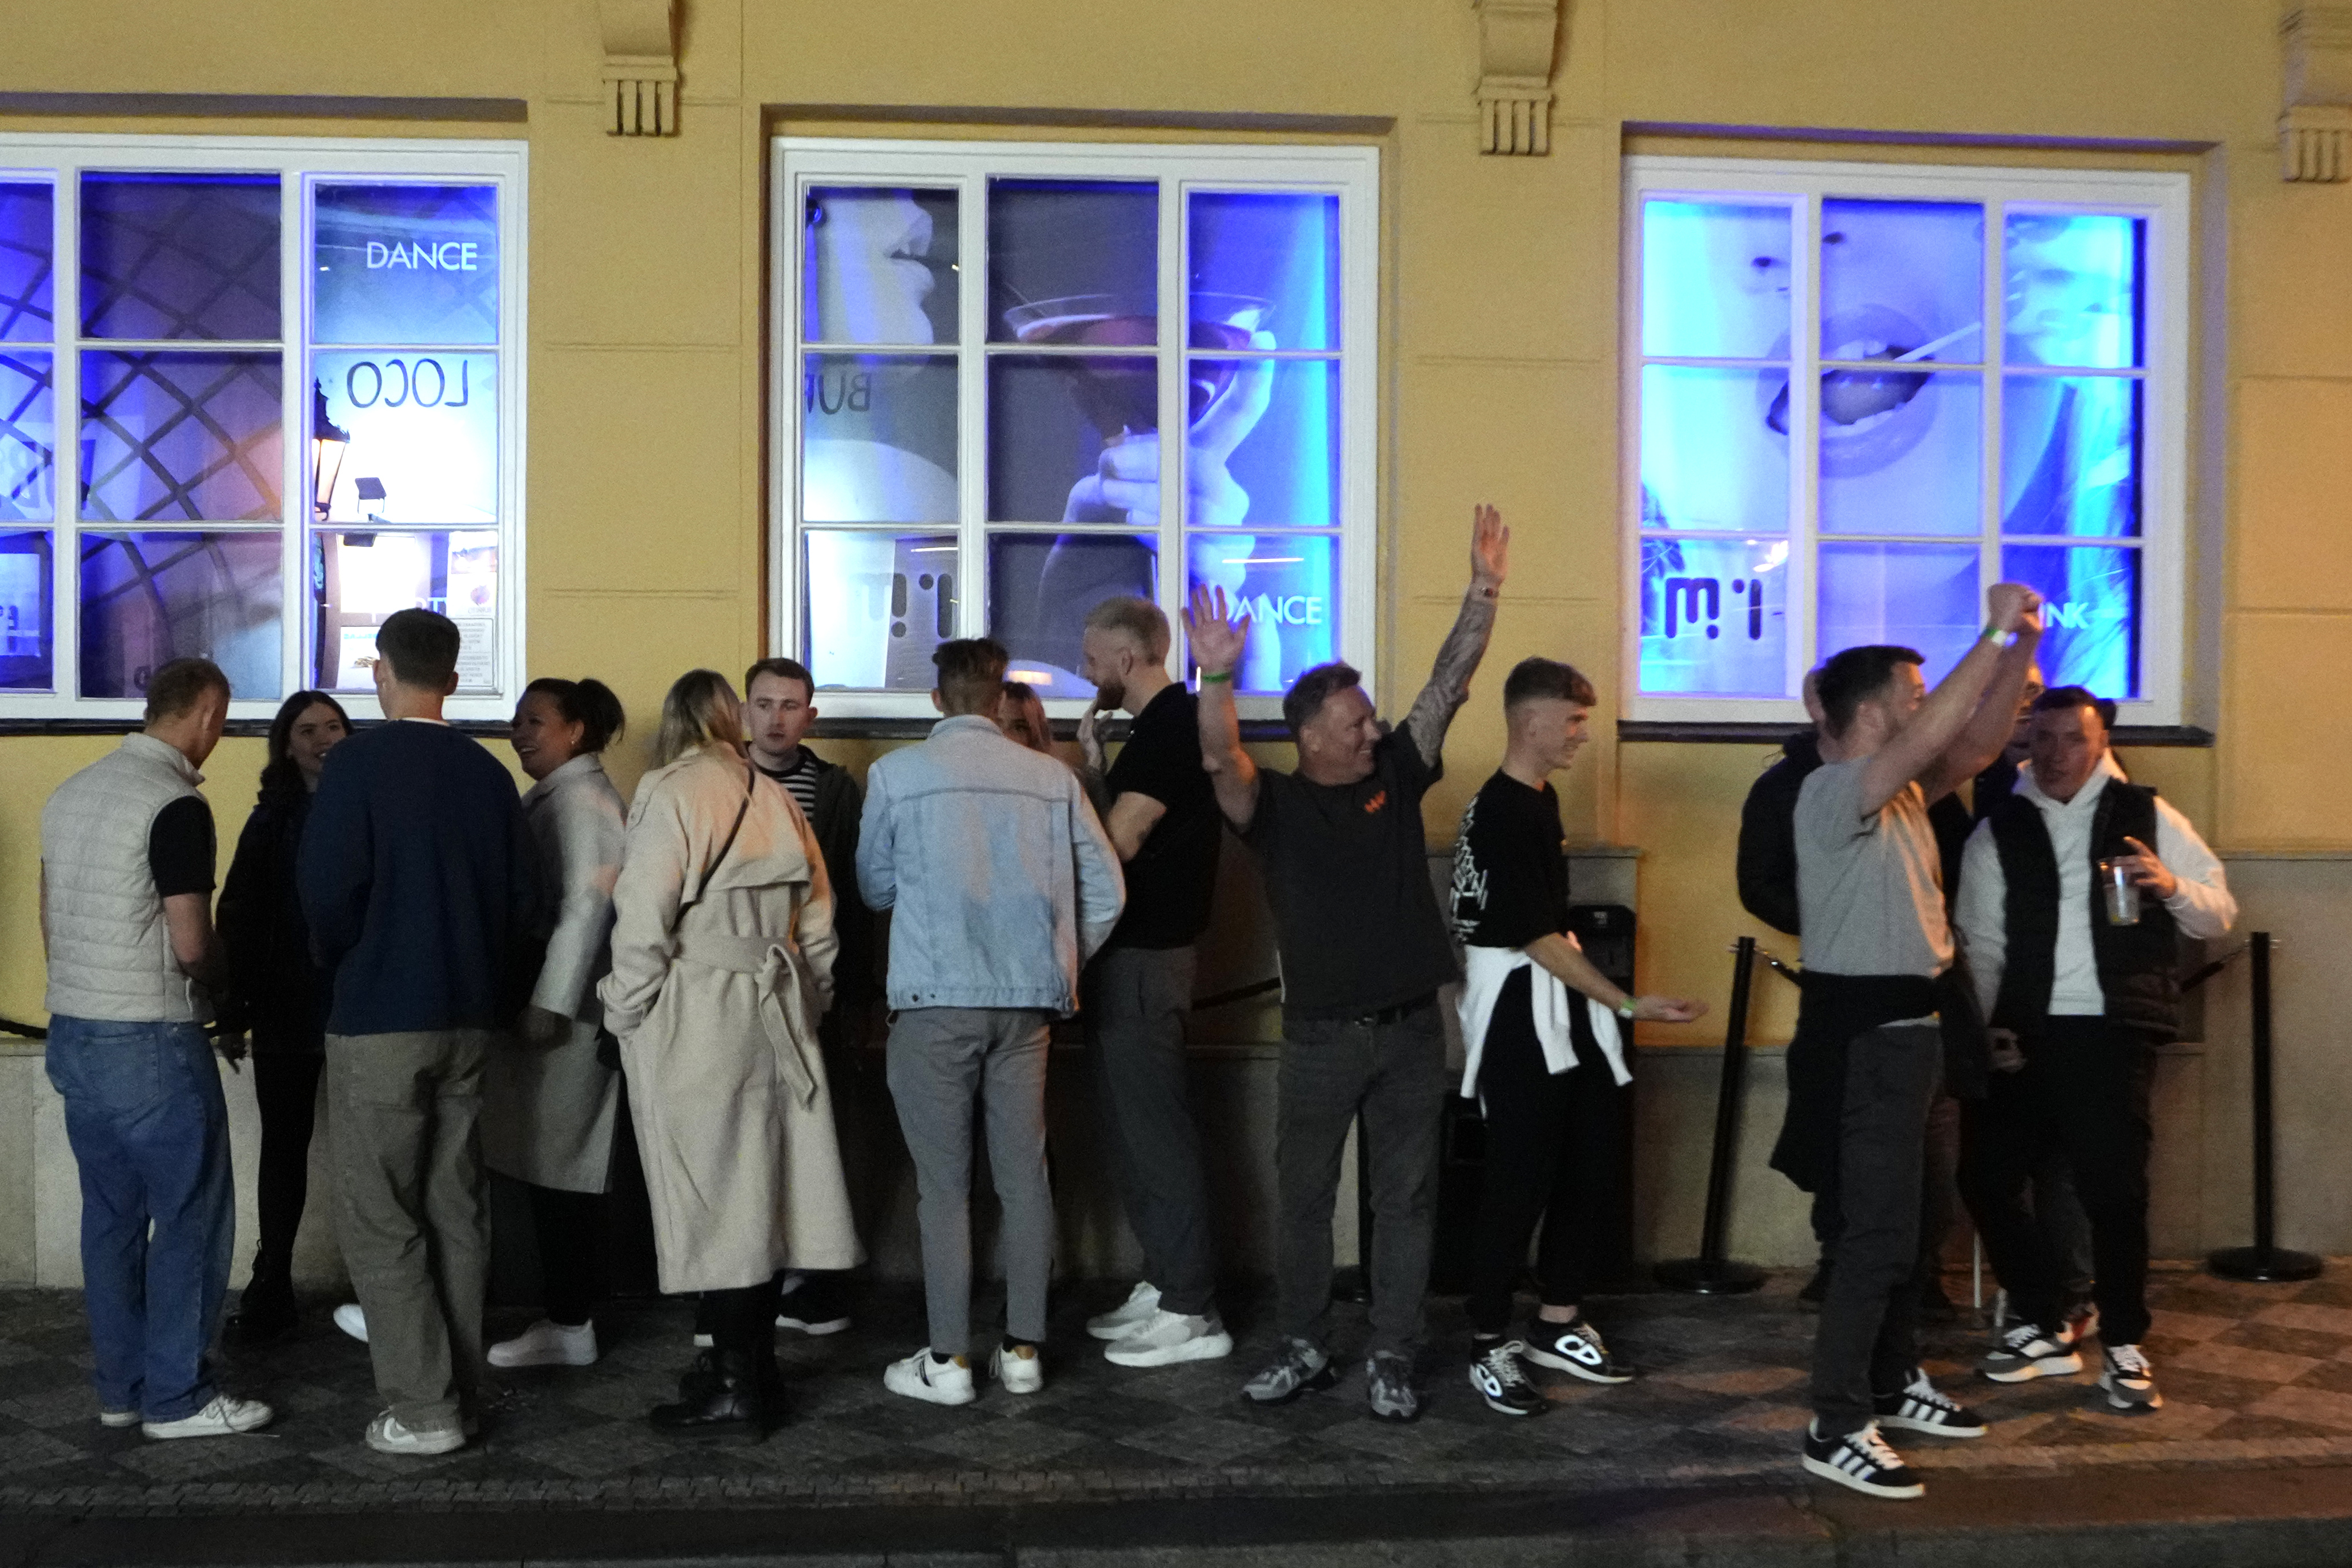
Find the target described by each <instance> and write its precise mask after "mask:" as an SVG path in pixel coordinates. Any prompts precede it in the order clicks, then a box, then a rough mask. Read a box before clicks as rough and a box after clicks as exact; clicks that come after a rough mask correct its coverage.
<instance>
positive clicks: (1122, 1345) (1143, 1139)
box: [1078, 598, 1234, 1366]
mask: <svg viewBox="0 0 2352 1568" xmlns="http://www.w3.org/2000/svg"><path fill="white" fill-rule="evenodd" d="M1168 644H1169V635H1168V617H1167V616H1166V615H1165V614H1163V613H1162V612H1160V608H1159V606H1157V605H1155V604H1153V603H1152V602H1151V601H1149V600H1145V599H1129V598H1118V599H1107V600H1105V601H1102V602H1101V603H1100V604H1097V605H1096V606H1095V608H1094V609H1093V611H1091V612H1089V613H1088V614H1087V623H1086V637H1085V642H1084V643H1083V645H1082V657H1081V660H1080V664H1082V666H1083V668H1084V670H1085V673H1086V676H1087V679H1088V680H1090V681H1092V682H1093V683H1094V685H1095V703H1094V706H1093V708H1091V709H1090V710H1089V711H1088V712H1087V716H1086V718H1085V719H1084V720H1082V721H1081V722H1080V723H1079V726H1078V744H1079V746H1080V747H1082V748H1083V749H1084V750H1085V752H1086V759H1087V767H1088V768H1090V769H1093V770H1095V771H1097V772H1099V771H1100V770H1101V768H1102V759H1103V748H1102V742H1101V740H1100V739H1099V738H1098V737H1097V735H1096V733H1095V721H1096V716H1097V715H1099V714H1100V713H1102V712H1103V711H1105V710H1106V709H1109V708H1125V709H1126V710H1127V711H1128V712H1129V713H1131V714H1133V715H1134V716H1135V726H1134V727H1133V728H1132V729H1131V730H1129V732H1128V737H1127V744H1126V745H1125V746H1123V747H1120V748H1119V754H1118V761H1117V762H1115V763H1113V764H1112V765H1111V767H1110V769H1109V772H1108V776H1107V777H1106V778H1105V779H1104V789H1103V790H1102V792H1101V793H1102V798H1103V799H1104V800H1107V801H1108V808H1107V809H1106V810H1105V811H1104V813H1103V816H1104V822H1103V825H1104V827H1105V828H1106V829H1108V831H1109V833H1110V841H1111V844H1112V846H1113V847H1114V848H1116V849H1117V850H1118V858H1119V860H1120V861H1121V862H1124V863H1125V865H1126V867H1127V912H1126V913H1125V914H1124V915H1121V916H1120V917H1119V922H1118V928H1117V929H1116V930H1114V931H1113V932H1112V933H1111V935H1110V940H1109V942H1108V943H1107V944H1105V946H1104V947H1103V950H1102V951H1101V952H1100V953H1098V954H1097V955H1096V956H1095V960H1094V963H1093V964H1092V965H1091V966H1090V967H1089V968H1088V970H1087V978H1086V986H1085V990H1084V995H1085V997H1086V1020H1087V1033H1088V1036H1089V1038H1090V1039H1091V1040H1092V1041H1093V1044H1094V1047H1095V1050H1096V1051H1097V1053H1098V1057H1099V1060H1100V1061H1101V1063H1102V1071H1103V1100H1104V1103H1105V1105H1106V1106H1107V1107H1108V1110H1109V1112H1110V1122H1111V1148H1112V1153H1113V1160H1114V1165H1113V1168H1114V1169H1115V1171H1116V1172H1117V1173H1118V1186H1119V1197H1120V1198H1121V1199H1122V1200H1123V1201H1124V1203H1125V1204H1126V1207H1127V1218H1128V1223H1129V1225H1130V1226H1132V1227H1133V1228H1134V1230H1135V1239H1136V1240H1137V1241H1138V1242H1139V1244H1140V1245H1141V1246H1142V1249H1143V1280H1142V1282H1141V1283H1139V1284H1138V1285H1137V1286H1136V1287H1135V1290H1134V1291H1133V1293H1132V1294H1130V1295H1129V1297H1128V1299H1127V1301H1125V1302H1124V1303H1122V1304H1121V1305H1120V1306H1118V1308H1116V1309H1114V1310H1113V1311H1110V1312H1105V1313H1103V1314H1101V1315H1100V1316H1098V1317H1096V1318H1093V1319H1090V1320H1088V1322H1087V1333H1090V1334H1092V1335H1094V1336H1095V1337H1096V1338H1097V1339H1101V1340H1108V1341H1110V1342H1111V1343H1109V1345H1108V1347H1107V1348H1106V1349H1105V1350H1104V1352H1103V1354H1104V1356H1105V1358H1106V1359H1107V1360H1108V1361H1110V1362H1112V1363H1113V1364H1117V1365H1119V1366H1166V1365H1169V1364H1172V1363H1175V1362H1180V1361H1213V1360H1215V1359H1217V1358H1218V1357H1220V1356H1226V1355H1231V1354H1233V1350H1234V1341H1233V1336H1232V1335H1231V1334H1228V1333H1226V1332H1225V1325H1224V1322H1223V1319H1222V1318H1221V1317H1220V1316H1219V1315H1218V1312H1217V1303H1216V1287H1217V1259H1216V1249H1215V1248H1214V1247H1213V1245H1212V1244H1211V1241H1210V1238H1209V1188H1208V1182H1207V1180H1206V1178H1205V1177H1204V1176H1203V1175H1202V1165H1201V1133H1200V1129H1199V1127H1198V1126H1196V1125H1195V1124H1194V1123H1193V1121H1192V1106H1191V1104H1190V1103H1189V1100H1188V1097H1187V1093H1186V1078H1187V1073H1186V1070H1185V1057H1184V1015H1185V1014H1186V1013H1187V1012H1189V1011H1190V1010H1191V1009H1192V971H1193V956H1192V944H1193V943H1194V942H1195V941H1197V940H1199V938H1200V936H1201V933H1202V931H1204V930H1206V929H1207V928H1208V924H1209V899H1210V896H1211V895H1212V894H1213V893H1214V892H1215V891H1216V883H1217V841H1218V832H1217V801H1216V796H1215V793H1214V792H1213V790H1212V789H1211V788H1210V785H1209V776H1208V774H1207V773H1206V772H1204V771H1203V770H1202V767H1201V727H1200V719H1199V717H1198V716H1197V715H1196V713H1195V703H1194V700H1193V697H1192V693H1190V692H1188V691H1186V690H1185V689H1184V687H1183V686H1182V685H1181V683H1179V682H1177V681H1174V680H1171V679H1170V677H1169V674H1168V670H1167V664H1168Z"/></svg>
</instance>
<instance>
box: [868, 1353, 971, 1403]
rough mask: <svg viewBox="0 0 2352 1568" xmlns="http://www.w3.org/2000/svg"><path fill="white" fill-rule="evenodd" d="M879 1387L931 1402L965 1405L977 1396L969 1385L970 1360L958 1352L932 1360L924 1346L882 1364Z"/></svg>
mask: <svg viewBox="0 0 2352 1568" xmlns="http://www.w3.org/2000/svg"><path fill="white" fill-rule="evenodd" d="M882 1386H883V1387H885V1388H887V1389H888V1390H889V1391H890V1392H891V1393H893V1394H903V1395H905V1396H907V1397H908V1398H909V1399H920V1400H924V1401H926V1402H928V1403H929V1404H932V1405H969V1404H971V1402H972V1401H973V1400H974V1399H977V1398H979V1397H980V1396H979V1395H978V1394H977V1393H975V1392H974V1391H973V1389H972V1386H971V1362H969V1361H967V1360H965V1359H964V1358H963V1357H962V1356H960V1355H959V1356H952V1357H950V1358H949V1359H948V1360H947V1361H946V1362H945V1363H940V1362H936V1361H933V1360H932V1359H931V1352H930V1347H929V1346H928V1345H926V1346H925V1347H924V1348H922V1349H921V1350H919V1351H917V1352H916V1353H915V1354H912V1355H910V1356H908V1358H907V1359H906V1360H904V1361H894V1362H892V1363H891V1364H889V1365H888V1366H886V1367H884V1368H883V1369H882Z"/></svg>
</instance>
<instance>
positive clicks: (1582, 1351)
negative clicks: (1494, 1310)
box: [1526, 1318, 1633, 1383]
mask: <svg viewBox="0 0 2352 1568" xmlns="http://www.w3.org/2000/svg"><path fill="white" fill-rule="evenodd" d="M1536 1333H1538V1335H1540V1336H1541V1337H1540V1338H1538V1339H1533V1340H1530V1341H1528V1345H1527V1353H1526V1354H1527V1358H1528V1360H1529V1361H1532V1362H1534V1363H1535V1364H1537V1365H1538V1366H1549V1367H1550V1368H1551V1369H1552V1370H1553V1371H1554V1372H1565V1373H1568V1374H1570V1375H1572V1376H1576V1377H1581V1378H1582V1379H1584V1381H1585V1382H1587V1383H1631V1382H1633V1368H1632V1367H1630V1366H1628V1365H1626V1364H1624V1363H1623V1362H1622V1361H1620V1360H1618V1359H1617V1358H1616V1357H1615V1356H1613V1355H1612V1354H1609V1347H1608V1346H1607V1345H1605V1344H1603V1343H1601V1333H1600V1331H1599V1330H1597V1329H1595V1328H1594V1327H1593V1326H1592V1325H1591V1323H1589V1322H1585V1321H1584V1320H1583V1319H1582V1318H1579V1319H1577V1320H1576V1321H1575V1322H1572V1323H1546V1322H1538V1324H1536Z"/></svg>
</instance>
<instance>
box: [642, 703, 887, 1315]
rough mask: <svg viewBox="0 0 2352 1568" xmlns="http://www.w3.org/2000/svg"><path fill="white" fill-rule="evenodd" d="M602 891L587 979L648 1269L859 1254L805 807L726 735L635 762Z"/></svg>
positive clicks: (691, 1270) (828, 935)
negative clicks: (617, 874) (593, 988)
mask: <svg viewBox="0 0 2352 1568" xmlns="http://www.w3.org/2000/svg"><path fill="white" fill-rule="evenodd" d="M747 789H748V792H749V795H750V804H749V806H748V807H745V804H744V802H745V796H746V792H747ZM738 810H741V811H742V826H741V827H740V829H738V830H736V832H735V837H734V841H733V842H732V843H731V844H730V843H729V842H728V830H729V828H730V826H731V825H732V824H733V823H734V822H735V821H736V814H737V812H738ZM689 905H690V907H688V906H689ZM682 908H683V909H684V913H683V914H682V915H681V913H680V911H681V909H682ZM614 915H615V919H614V927H613V969H612V973H610V974H609V975H607V976H605V977H604V981H603V983H602V984H601V985H599V986H598V987H597V992H598V994H599V995H600V996H601V997H602V998H604V1021H605V1025H606V1027H608V1028H609V1029H611V1030H612V1031H613V1033H614V1035H616V1036H617V1037H619V1039H620V1042H621V1060H622V1062H623V1064H624V1066H625V1069H626V1071H627V1073H628V1080H629V1110H630V1112H631V1114H632V1117H633V1119H634V1120H635V1124H636V1129H637V1152H638V1155H640V1156H641V1158H642V1159H643V1161H644V1164H645V1172H646V1195H647V1197H649V1198H650V1199H651V1200H652V1207H653V1221H654V1250H655V1253H656V1258H657V1259H658V1260H659V1263H660V1272H661V1288H662V1289H663V1290H664V1291H669V1292H671V1293H673V1294H675V1293H677V1292H681V1291H725V1290H738V1289H740V1288H742V1287H744V1286H747V1285H756V1284H760V1283H761V1282H763V1281H766V1280H767V1279H768V1278H769V1277H770V1276H772V1275H773V1274H774V1273H775V1272H776V1271H777V1270H780V1269H785V1268H793V1269H849V1268H855V1267H856V1265H857V1264H858V1263H860V1262H862V1261H864V1259H865V1254H864V1252H863V1250H862V1249H860V1248H859V1246H858V1244H857V1229H856V1225H855V1223H854V1222H853V1221H852V1219H851V1218H850V1212H849V1187H848V1184H847V1182H846V1181H845V1179H844V1178H843V1176H842V1170H841V1148H840V1145H839V1143H838V1142H837V1141H836V1139H835V1134H834V1124H833V1100H832V1095H831V1091H830V1090H829V1088H828V1086H827V1083H826V1080H825V1071H824V1057H823V1055H822V1054H821V1053H820V1052H819V1051H818V1048H817V1032H816V1025H817V1019H820V1018H821V1017H823V1016H824V1009H825V1008H826V1005H827V1004H828V1003H829V1002H830V1000H831V998H832V977H833V956H834V951H835V946H837V938H836V937H835V935H834V929H833V892H832V888H831V886H830V885H829V884H828V883H827V882H826V880H825V870H824V854H823V852H821V851H820V850H819V849H818V847H817V842H816V836H815V834H814V833H813V832H812V831H810V829H809V825H808V821H807V819H806V818H804V817H803V816H802V815H801V810H800V807H799V806H797V805H795V804H794V803H793V798H792V796H791V794H790V793H788V792H787V791H786V790H785V789H784V788H783V786H782V785H781V784H778V783H776V782H775V781H774V780H772V779H767V778H765V777H763V776H760V775H757V774H753V773H751V770H750V769H749V768H748V767H747V765H746V764H745V762H744V761H743V759H742V758H740V756H738V755H736V754H735V753H734V752H733V751H731V750H730V749H728V748H726V747H715V746H714V747H704V748H702V749H700V750H697V751H692V752H689V753H688V754H687V755H686V756H684V757H682V758H678V759H677V761H675V762H673V763H671V764H670V765H669V766H668V767H667V768H659V769H656V771H654V772H652V773H648V774H646V777H645V779H644V780H643V781H642V782H640V783H639V784H638V786H637V795H636V799H635V801H633V802H632V803H631V805H630V807H629V827H628V844H627V852H626V853H625V855H624V857H623V859H622V862H621V879H620V883H619V884H618V886H617V887H616V888H615V890H614Z"/></svg>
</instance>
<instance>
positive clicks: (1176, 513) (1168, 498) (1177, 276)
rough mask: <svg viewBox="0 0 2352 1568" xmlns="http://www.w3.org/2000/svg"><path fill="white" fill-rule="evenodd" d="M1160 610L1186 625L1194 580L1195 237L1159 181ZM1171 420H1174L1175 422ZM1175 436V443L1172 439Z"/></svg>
mask: <svg viewBox="0 0 2352 1568" xmlns="http://www.w3.org/2000/svg"><path fill="white" fill-rule="evenodd" d="M1184 192H1185V186H1184V183H1183V181H1182V180H1181V179H1180V178H1178V177H1176V176H1175V175H1173V174H1171V175H1168V176H1166V177H1164V178H1162V179H1161V180H1160V608H1161V609H1162V610H1164V611H1166V612H1168V619H1169V623H1170V625H1171V628H1173V627H1175V626H1178V625H1181V623H1182V607H1183V604H1184V601H1185V597H1186V595H1185V590H1186V586H1187V585H1188V584H1189V583H1190V582H1191V580H1192V569H1191V566H1190V558H1189V555H1188V553H1187V549H1186V546H1185V541H1184V465H1185V464H1186V463H1187V462H1188V461H1189V460H1190V459H1191V456H1192V452H1191V441H1190V439H1189V438H1190V436H1191V434H1192V426H1191V413H1192V403H1191V394H1190V391H1189V385H1188V382H1187V373H1188V371H1190V369H1191V367H1190V365H1189V364H1188V363H1187V362H1186V360H1185V354H1186V351H1187V350H1189V349H1190V348H1191V346H1192V343H1191V339H1190V337H1189V334H1188V332H1187V330H1186V325H1187V318H1188V317H1189V316H1190V315H1191V302H1190V300H1189V298H1188V297H1187V291H1186V287H1185V282H1184V280H1185V278H1186V277H1189V276H1190V272H1189V266H1190V257H1191V236H1190V235H1188V234H1187V233H1186V231H1185V223H1184ZM1171 416H1172V417H1171ZM1171 432H1173V439H1171ZM1180 642H1181V639H1179V638H1175V637H1171V638H1170V639H1169V640H1168V673H1169V674H1171V675H1178V676H1180V677H1181V674H1182V671H1183V668H1184V664H1183V661H1184V658H1185V657H1186V654H1185V653H1183V652H1182V651H1181V650H1180V649H1179V647H1178V643H1180Z"/></svg>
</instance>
